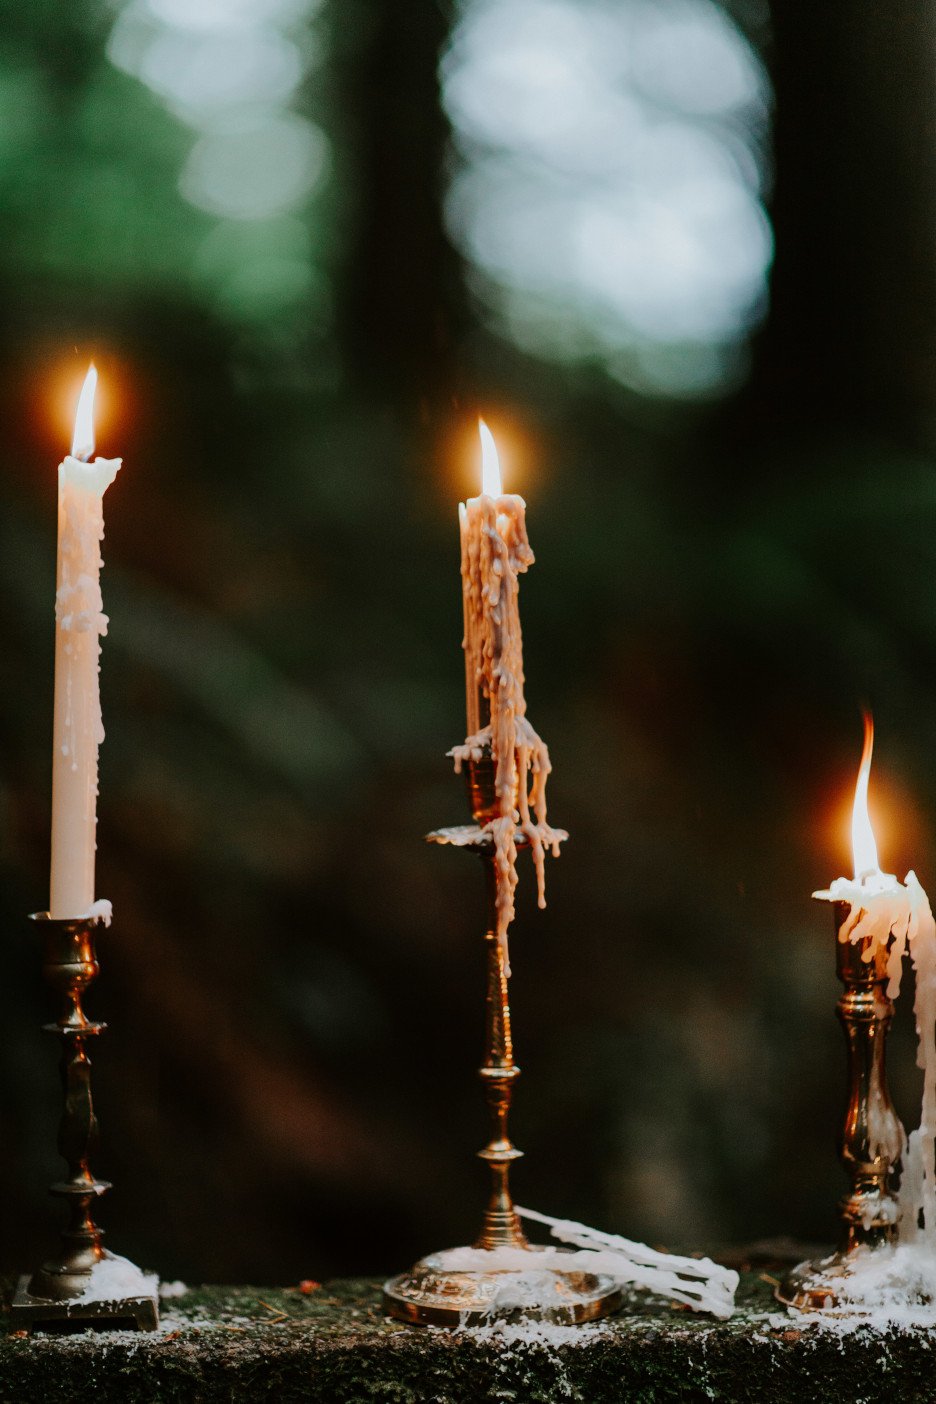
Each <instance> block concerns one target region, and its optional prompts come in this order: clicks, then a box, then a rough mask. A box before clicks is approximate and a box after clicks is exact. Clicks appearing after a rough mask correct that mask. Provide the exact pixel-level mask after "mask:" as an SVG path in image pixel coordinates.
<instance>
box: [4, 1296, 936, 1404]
mask: <svg viewBox="0 0 936 1404" xmlns="http://www.w3.org/2000/svg"><path fill="white" fill-rule="evenodd" d="M772 1293H773V1285H772V1283H771V1281H770V1280H769V1275H767V1274H764V1273H760V1272H758V1271H750V1272H746V1273H744V1274H743V1276H742V1283H741V1288H740V1291H739V1294H738V1299H739V1303H740V1307H739V1310H738V1312H737V1314H736V1315H735V1316H734V1317H733V1318H732V1319H731V1320H730V1321H728V1322H716V1321H713V1320H712V1319H711V1318H709V1317H701V1316H696V1315H695V1314H693V1313H692V1312H690V1311H687V1310H683V1309H679V1308H673V1307H670V1306H667V1305H666V1304H662V1305H661V1304H660V1303H659V1302H657V1301H654V1300H651V1299H649V1298H645V1297H643V1296H642V1295H636V1296H635V1297H634V1299H633V1300H632V1301H631V1303H630V1304H629V1305H628V1306H627V1307H625V1309H624V1310H623V1311H622V1312H621V1313H619V1314H618V1315H617V1316H615V1317H612V1318H611V1319H610V1320H608V1321H606V1322H601V1323H597V1324H595V1325H592V1326H587V1327H584V1328H578V1329H576V1328H574V1327H566V1328H563V1329H562V1330H561V1331H556V1330H555V1328H554V1329H553V1332H552V1333H551V1334H552V1335H553V1336H554V1339H551V1340H549V1341H544V1340H539V1339H537V1338H536V1335H537V1333H536V1331H535V1329H534V1328H530V1327H522V1328H507V1331H506V1333H505V1334H504V1335H503V1336H498V1335H496V1334H493V1333H492V1332H491V1331H490V1329H488V1330H487V1331H483V1332H480V1333H479V1332H471V1331H468V1332H461V1333H457V1332H456V1333H449V1332H447V1331H442V1330H433V1329H432V1328H427V1327H413V1326H404V1325H401V1324H400V1323H398V1322H394V1321H390V1320H388V1319H387V1318H386V1317H385V1315H384V1313H383V1309H382V1306H381V1299H380V1284H379V1283H377V1282H373V1281H362V1280H351V1281H341V1282H332V1283H328V1284H326V1285H325V1286H324V1287H321V1288H317V1289H316V1290H314V1291H312V1292H310V1293H308V1294H307V1295H304V1294H303V1293H301V1292H300V1291H299V1290H298V1289H297V1288H291V1289H282V1288H272V1287H271V1288H252V1287H201V1288H194V1289H192V1290H190V1291H189V1292H187V1293H186V1294H185V1295H184V1296H181V1297H177V1298H172V1299H169V1300H167V1301H166V1302H165V1303H164V1306H163V1321H162V1324H161V1326H160V1330H159V1332H158V1333H153V1334H149V1333H135V1332H100V1333H98V1332H82V1333H81V1334H74V1335H57V1334H49V1335H45V1334H41V1333H40V1334H36V1335H34V1336H32V1337H29V1336H25V1335H17V1334H7V1335H6V1336H5V1337H3V1338H2V1340H0V1404H76V1401H79V1400H80V1401H81V1404H260V1401H263V1404H488V1401H490V1404H508V1402H509V1404H526V1401H530V1404H547V1401H548V1404H559V1402H560V1401H566V1400H577V1401H582V1404H663V1402H664V1401H670V1400H674V1401H680V1404H682V1401H685V1402H686V1404H689V1401H692V1404H695V1401H699V1404H702V1401H705V1402H706V1404H708V1401H711V1400H720V1401H724V1404H736V1401H737V1404H741V1401H744V1404H747V1401H751V1404H754V1401H758V1404H759V1401H764V1404H768V1401H769V1404H807V1402H808V1401H815V1404H877V1401H881V1404H885V1401H886V1402H887V1404H903V1401H907V1402H908V1404H909V1401H914V1404H915V1402H916V1401H919V1404H933V1401H934V1400H936V1329H933V1330H929V1329H926V1330H923V1329H919V1328H915V1329H912V1330H910V1329H908V1330H898V1329H895V1328H890V1329H887V1330H883V1329H877V1328H873V1327H871V1326H867V1325H863V1326H859V1327H857V1328H855V1329H851V1330H848V1331H842V1330H841V1329H835V1328H834V1327H825V1326H817V1325H804V1324H802V1323H797V1321H796V1320H794V1319H793V1318H791V1317H787V1316H786V1314H785V1313H783V1312H782V1310H781V1309H780V1308H779V1307H778V1305H777V1303H776V1302H775V1301H774V1300H773V1295H772ZM8 1299H9V1293H8V1295H7V1300H8Z"/></svg>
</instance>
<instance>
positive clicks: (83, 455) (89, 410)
mask: <svg viewBox="0 0 936 1404" xmlns="http://www.w3.org/2000/svg"><path fill="white" fill-rule="evenodd" d="M97 378H98V376H97V369H96V367H95V364H94V362H93V361H92V362H91V364H90V366H89V367H88V374H87V375H86V376H85V382H84V385H82V387H81V394H80V395H79V396H78V408H77V410H76V411H75V432H74V434H73V435H72V446H71V451H72V458H80V459H81V461H82V463H87V461H88V459H89V458H90V457H91V455H92V453H93V452H94V392H95V389H96V388H97Z"/></svg>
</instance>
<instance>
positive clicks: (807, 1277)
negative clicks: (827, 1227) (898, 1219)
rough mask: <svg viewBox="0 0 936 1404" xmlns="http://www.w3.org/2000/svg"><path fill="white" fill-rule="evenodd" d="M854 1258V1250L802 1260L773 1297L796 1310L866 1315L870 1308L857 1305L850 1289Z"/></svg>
mask: <svg viewBox="0 0 936 1404" xmlns="http://www.w3.org/2000/svg"><path fill="white" fill-rule="evenodd" d="M858 1251H859V1253H860V1252H862V1250H860V1249H859V1250H858ZM863 1251H866V1252H867V1251H873V1250H868V1249H866V1250H863ZM855 1257H856V1254H855V1253H833V1254H832V1255H831V1257H828V1258H821V1259H819V1260H818V1261H817V1262H805V1263H800V1264H799V1265H798V1266H797V1267H795V1268H794V1269H793V1271H792V1272H790V1273H788V1274H787V1276H786V1277H785V1278H784V1279H783V1281H782V1282H781V1283H780V1286H779V1287H777V1288H776V1289H775V1290H774V1296H775V1297H776V1299H777V1301H778V1302H782V1303H783V1305H784V1306H788V1307H793V1308H794V1310H796V1311H808V1312H816V1311H821V1312H825V1313H827V1314H828V1315H830V1316H862V1315H867V1310H868V1309H867V1308H862V1307H859V1306H857V1305H856V1304H855V1302H854V1301H853V1300H850V1294H849V1292H848V1280H849V1278H850V1277H851V1276H852V1274H853V1272H854V1269H855Z"/></svg>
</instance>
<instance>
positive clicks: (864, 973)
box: [836, 903, 904, 1255]
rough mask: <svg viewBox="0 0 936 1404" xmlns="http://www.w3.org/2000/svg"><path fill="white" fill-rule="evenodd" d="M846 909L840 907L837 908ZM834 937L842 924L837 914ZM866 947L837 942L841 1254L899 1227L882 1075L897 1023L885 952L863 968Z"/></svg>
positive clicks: (893, 1144) (895, 1132) (899, 1142)
mask: <svg viewBox="0 0 936 1404" xmlns="http://www.w3.org/2000/svg"><path fill="white" fill-rule="evenodd" d="M840 906H843V907H845V912H846V913H847V911H848V905H847V903H837V904H836V907H837V908H838V907H840ZM836 916H837V923H836V930H837V931H838V928H839V926H840V925H841V923H842V920H843V919H844V914H843V913H842V912H839V911H837V912H836ZM866 945H867V942H865V941H857V942H852V941H849V940H846V941H842V940H839V939H837V940H836V949H837V955H838V962H837V963H838V975H839V979H840V980H841V981H842V983H843V984H844V986H845V989H844V991H843V993H842V995H841V997H840V998H839V1002H838V1006H837V1009H836V1013H837V1015H838V1018H839V1021H840V1022H841V1025H842V1029H843V1030H844V1033H845V1042H846V1047H847V1053H848V1100H847V1105H846V1110H845V1120H844V1123H843V1126H842V1136H841V1146H840V1152H841V1157H842V1162H843V1164H844V1166H845V1169H846V1171H847V1173H848V1175H849V1178H850V1180H851V1188H850V1190H849V1192H848V1194H846V1195H845V1197H844V1198H843V1199H842V1201H841V1204H840V1206H839V1207H840V1213H841V1219H842V1241H841V1245H840V1251H841V1252H842V1253H843V1254H846V1255H847V1254H850V1253H852V1252H853V1251H854V1250H855V1249H857V1248H862V1247H876V1246H877V1245H878V1244H880V1243H885V1242H888V1241H889V1240H890V1239H892V1238H893V1236H894V1232H895V1228H896V1222H897V1199H896V1194H895V1192H894V1185H893V1180H894V1174H895V1171H896V1169H897V1167H898V1165H899V1163H900V1156H901V1153H902V1150H903V1143H904V1132H903V1127H902V1126H901V1124H900V1122H899V1120H898V1118H897V1113H896V1112H895V1111H894V1108H893V1106H892V1104H891V1100H890V1093H889V1092H888V1088H887V1079H886V1074H885V1045H886V1040H887V1033H888V1029H889V1028H890V1023H891V1020H892V1018H893V1016H894V1006H893V1004H892V1002H891V1001H890V1000H889V999H888V998H887V993H886V989H887V971H886V968H885V966H886V950H885V949H884V948H882V947H879V948H878V951H877V953H876V955H875V958H874V959H873V960H871V961H864V960H863V959H862V955H863V952H864V948H865V947H866Z"/></svg>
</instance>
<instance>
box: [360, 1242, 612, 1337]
mask: <svg viewBox="0 0 936 1404" xmlns="http://www.w3.org/2000/svg"><path fill="white" fill-rule="evenodd" d="M470 1251H471V1250H470V1249H466V1248H456V1249H454V1250H452V1252H453V1253H454V1254H464V1253H468V1252H470ZM520 1251H523V1252H526V1253H528V1254H529V1256H530V1267H529V1269H528V1270H520V1269H518V1268H516V1267H510V1268H497V1267H492V1268H487V1269H482V1270H480V1271H465V1270H463V1269H453V1268H449V1267H447V1266H446V1259H447V1258H449V1256H450V1254H449V1253H433V1254H430V1256H429V1257H428V1258H423V1259H422V1261H421V1262H418V1263H417V1264H416V1266H415V1267H414V1268H413V1270H412V1272H407V1273H403V1274H402V1275H401V1276H400V1277H393V1278H391V1279H390V1281H389V1282H387V1283H385V1284H384V1289H383V1300H384V1307H385V1308H386V1310H387V1311H388V1312H389V1314H390V1315H391V1316H395V1317H396V1318H397V1320H398V1321H408V1322H410V1323H411V1324H412V1325H419V1326H452V1327H457V1326H482V1325H485V1324H488V1323H490V1322H493V1321H544V1322H549V1323H551V1324H553V1325H557V1326H577V1325H580V1324H581V1323H582V1322H585V1321H595V1320H597V1319H598V1318H599V1317H602V1316H610V1314H611V1313H612V1312H614V1311H617V1310H618V1308H619V1307H620V1305H621V1301H622V1297H621V1290H620V1288H619V1287H618V1286H617V1284H616V1283H615V1280H614V1278H613V1277H609V1276H608V1275H607V1274H605V1273H592V1272H582V1271H581V1270H578V1269H576V1270H572V1271H569V1272H562V1271H561V1270H559V1269H557V1268H555V1267H548V1268H547V1267H543V1266H542V1265H540V1264H538V1263H537V1261H536V1258H537V1254H538V1253H539V1252H542V1251H544V1250H543V1249H539V1248H536V1247H534V1246H531V1247H529V1248H527V1249H523V1250H520ZM546 1251H548V1252H549V1254H550V1257H554V1255H555V1254H556V1253H561V1252H562V1251H564V1250H562V1249H555V1248H550V1249H548V1250H546Z"/></svg>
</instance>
